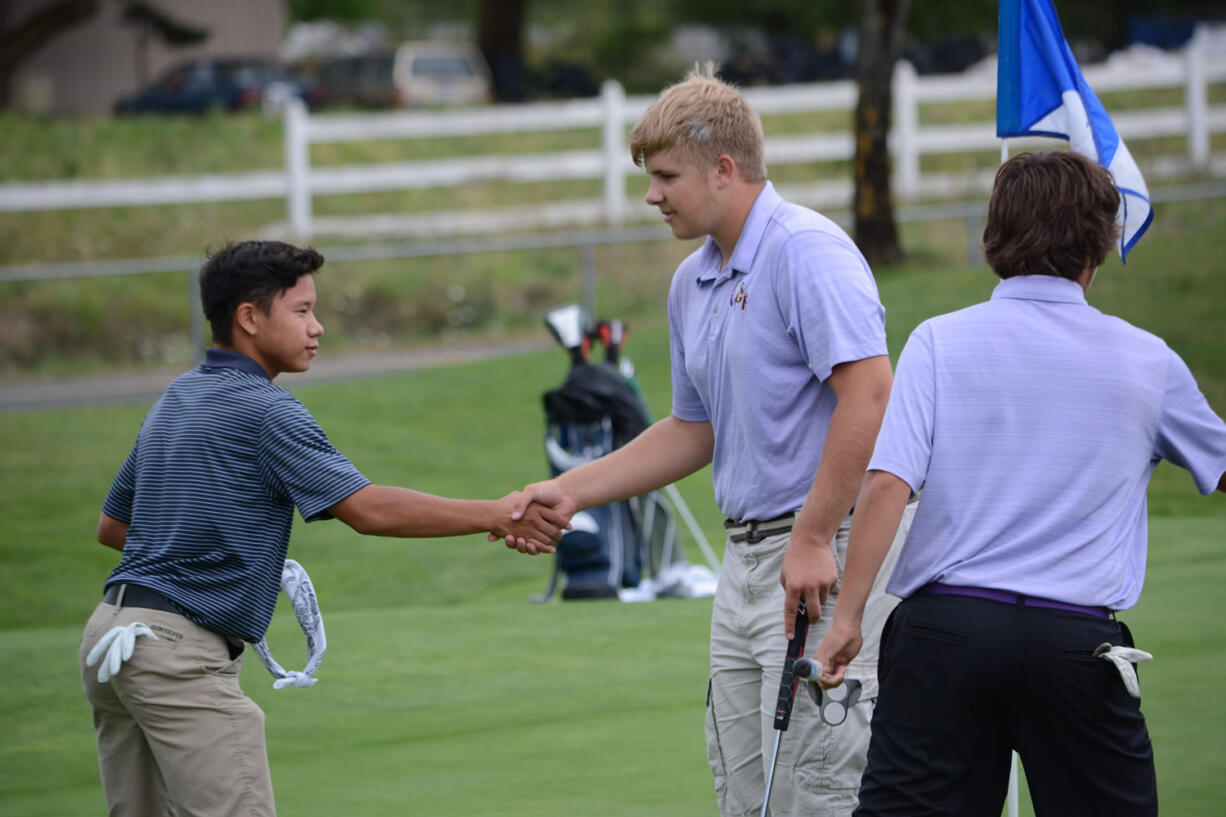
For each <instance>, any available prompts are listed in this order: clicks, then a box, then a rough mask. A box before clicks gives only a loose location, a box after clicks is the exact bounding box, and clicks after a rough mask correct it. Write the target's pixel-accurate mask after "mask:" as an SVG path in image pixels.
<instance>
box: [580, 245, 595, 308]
mask: <svg viewBox="0 0 1226 817" xmlns="http://www.w3.org/2000/svg"><path fill="white" fill-rule="evenodd" d="M580 253H581V254H582V257H583V282H582V283H583V308H584V309H585V310H586V311H587V314H588V317H589V318H591V319H592V320H596V247H595V246H594V245H593V243H592V242H591V240H585V241H584V242H583V247H582V249H581V250H580Z"/></svg>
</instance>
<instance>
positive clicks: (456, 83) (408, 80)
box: [392, 40, 493, 107]
mask: <svg viewBox="0 0 1226 817" xmlns="http://www.w3.org/2000/svg"><path fill="white" fill-rule="evenodd" d="M392 81H393V82H394V83H395V85H396V92H397V96H398V98H399V103H400V104H401V105H407V106H411V107H420V106H437V105H473V104H480V103H485V102H489V101H491V100H492V99H493V83H492V81H491V78H490V69H489V66H487V65H486V64H485V59H484V58H483V57H482V56H481V52H480V51H479V50H478V49H477V48H476V47H474V46H472V45H468V44H465V43H445V42H437V41H434V40H421V41H418V42H408V43H405V44H403V45H401V46H400V47H399V48H397V49H396V58H395V61H394V64H393V67H392Z"/></svg>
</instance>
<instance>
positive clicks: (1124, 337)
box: [915, 300, 1169, 350]
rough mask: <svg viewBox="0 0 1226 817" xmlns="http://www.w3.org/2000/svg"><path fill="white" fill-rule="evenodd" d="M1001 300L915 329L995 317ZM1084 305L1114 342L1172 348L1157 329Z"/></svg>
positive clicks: (938, 317)
mask: <svg viewBox="0 0 1226 817" xmlns="http://www.w3.org/2000/svg"><path fill="white" fill-rule="evenodd" d="M999 303H1000V302H999V301H992V300H987V301H980V302H979V303H976V304H971V305H969V306H964V307H962V308H961V309H955V310H954V311H952V312H946V313H944V314H941V315H934V316H933V317H931V318H928V319H927V320H924V321H922V322H921V323H920V324H919V325H918V326H916V327H915V331H916V332H918V331H919V330H920V329H923V328H925V327H927V329H926V331H928V332H932V331H934V330H937V331H942V330H945V329H948V328H951V327H952V328H954V329H957V328H959V327H960V326H961V325H962V324H964V323H966V322H967V321H975V320H989V321H995V320H997V318H996V317H995V316H994V315H993V313H994V312H995V311H996V309H997V307H998V305H999ZM1084 306H1086V307H1087V308H1088V309H1089V310H1091V311H1092V312H1093V314H1094V316H1095V319H1096V320H1098V321H1099V322H1100V323H1101V329H1102V331H1103V332H1104V333H1109V334H1112V335H1115V336H1116V337H1117V339H1118V340H1117V341H1114V342H1125V343H1136V344H1142V345H1154V346H1159V347H1163V348H1167V349H1168V350H1169V346H1168V345H1167V343H1166V341H1165V340H1163V339H1162V338H1161V337H1160V336H1158V335H1155V334H1154V333H1153V332H1150V331H1148V330H1146V329H1142V328H1141V327H1139V326H1136V325H1135V324H1132V323H1129V322H1128V321H1126V320H1124V319H1123V318H1121V317H1118V316H1116V315H1110V314H1108V313H1106V312H1103V311H1102V310H1100V309H1098V308H1097V307H1095V306H1093V305H1091V304H1085V305H1084Z"/></svg>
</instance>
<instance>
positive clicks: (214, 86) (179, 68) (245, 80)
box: [114, 57, 304, 114]
mask: <svg viewBox="0 0 1226 817" xmlns="http://www.w3.org/2000/svg"><path fill="white" fill-rule="evenodd" d="M303 93H304V90H303V85H302V82H301V81H299V80H298V78H297V77H295V76H294V75H293V74H292V73H290V71H289V69H287V68H286V67H285V66H283V65H281V64H280V63H278V62H276V61H275V60H270V59H264V58H258V57H253V58H224V59H195V60H191V61H189V62H184V63H180V64H178V65H175V66H173V67H171V68H170V69H168V70H167V71H166V72H165V73H164V74H162V76H161V77H160V78H158V80H157V81H156V82H154V83H153V84H152V85H149V86H148V87H146V88H144V89H143V90H141V91H138V92H137V93H135V94H132V95H131V96H127V97H123V98H122V99H120V100H119V101H118V102H116V103H115V108H114V109H115V113H117V114H129V113H204V112H206V111H211V110H227V111H242V110H251V109H256V110H259V109H261V108H262V109H269V108H273V109H275V108H277V107H279V106H280V105H282V104H284V103H285V102H286V101H287V100H288V99H290V98H293V97H299V98H301V97H302V96H303Z"/></svg>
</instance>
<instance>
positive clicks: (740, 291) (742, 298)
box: [728, 281, 749, 312]
mask: <svg viewBox="0 0 1226 817" xmlns="http://www.w3.org/2000/svg"><path fill="white" fill-rule="evenodd" d="M748 304H749V293H747V292H746V291H745V282H744V281H742V282H741V285H740V286H739V287H737V289H736V293H735V294H734V295H733V296H732V299H731V300H730V301H728V305H729V306H739V307H740V308H741V311H742V312H744V311H745V307H746V306H747V305H748Z"/></svg>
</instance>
